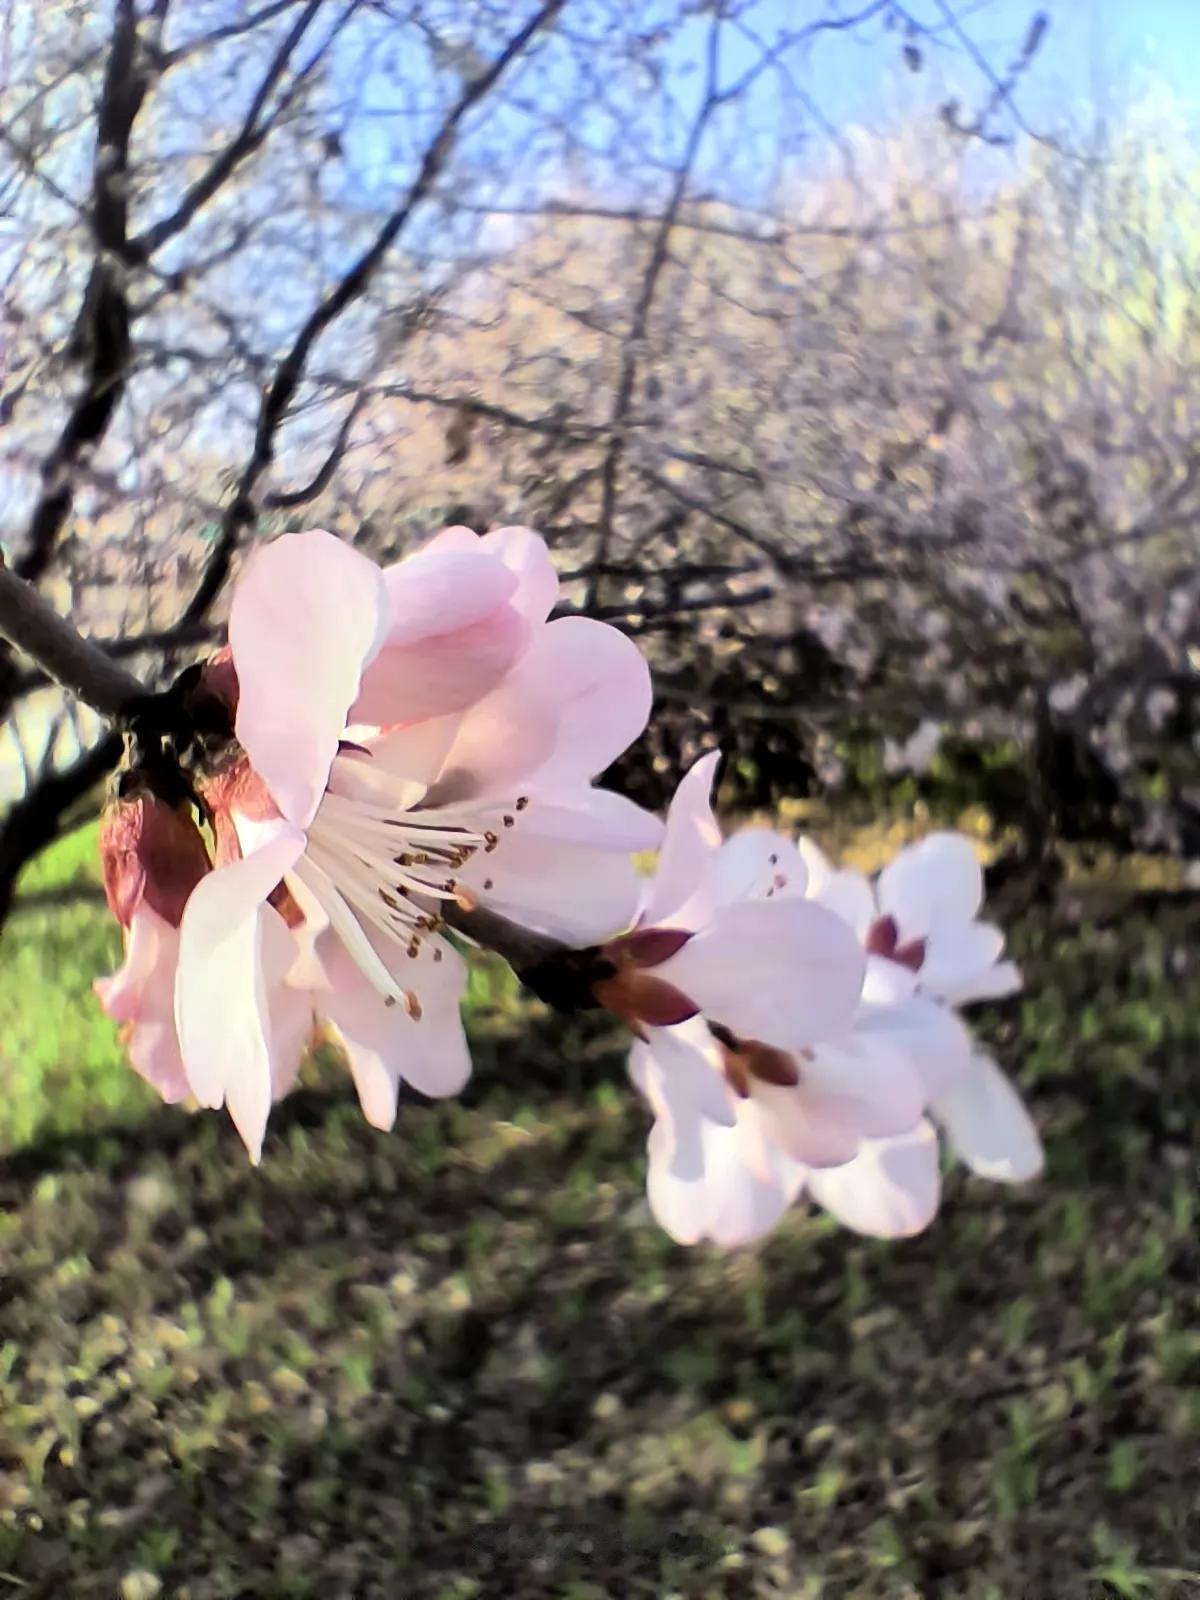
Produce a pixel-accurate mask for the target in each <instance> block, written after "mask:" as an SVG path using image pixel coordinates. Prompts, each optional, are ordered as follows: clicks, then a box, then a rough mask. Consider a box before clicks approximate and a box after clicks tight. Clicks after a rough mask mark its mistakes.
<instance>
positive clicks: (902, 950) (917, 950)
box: [892, 939, 925, 972]
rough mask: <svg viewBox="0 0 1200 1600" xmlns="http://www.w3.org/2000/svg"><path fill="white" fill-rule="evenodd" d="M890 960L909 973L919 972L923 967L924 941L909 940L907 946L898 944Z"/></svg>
mask: <svg viewBox="0 0 1200 1600" xmlns="http://www.w3.org/2000/svg"><path fill="white" fill-rule="evenodd" d="M892 960H893V961H898V962H899V963H900V965H901V966H902V967H907V968H908V970H909V971H910V972H920V970H921V968H922V967H923V966H924V965H925V941H924V939H910V940H909V941H908V943H907V944H898V945H897V946H896V948H895V949H894V950H893V951H892Z"/></svg>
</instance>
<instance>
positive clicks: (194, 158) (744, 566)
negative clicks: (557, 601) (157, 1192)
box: [0, 0, 1200, 908]
mask: <svg viewBox="0 0 1200 1600" xmlns="http://www.w3.org/2000/svg"><path fill="white" fill-rule="evenodd" d="M1006 10H1007V17H1006V21H1007V22H1008V23H1010V24H1011V26H1010V27H1009V29H1008V32H1007V33H1006V35H1005V37H1004V39H1003V42H1002V43H1000V44H995V45H994V46H993V47H992V48H990V49H989V50H988V51H987V52H985V51H983V50H982V49H981V48H980V47H979V46H977V45H976V44H975V42H974V38H973V36H972V35H970V34H968V33H967V32H966V29H965V24H964V23H963V22H962V21H960V19H959V17H958V15H957V13H956V12H955V11H953V10H952V9H951V8H950V7H949V6H948V5H944V4H941V3H939V4H937V5H935V6H934V7H933V8H932V10H931V9H929V8H928V7H925V8H920V9H919V10H913V9H909V8H905V7H903V6H900V5H895V4H891V3H882V0H881V3H875V4H864V5H862V6H861V7H858V8H855V9H848V8H842V7H839V6H831V7H830V8H828V9H827V10H826V9H823V8H821V7H820V6H813V7H807V6H805V7H790V6H780V5H779V4H777V3H774V0H758V3H736V4H734V3H730V4H725V5H722V6H714V5H701V4H693V3H685V0H677V3H669V0H668V3H650V0H646V3H640V0H639V3H637V4H626V3H623V0H622V3H618V0H608V3H605V0H586V3H580V0H573V3H571V4H568V5H565V6H564V5H560V4H544V5H542V6H541V7H535V6H532V5H530V6H521V7H514V6H512V5H510V4H496V3H493V4H488V3H485V0H447V3H444V4H436V5H434V4H410V5H403V4H391V3H390V0H342V3H334V0H306V3H299V0H286V3H284V0H276V3H268V4H264V5H261V6H257V7H246V6H241V5H234V4H231V3H229V0H208V3H203V4H191V5H189V6H188V7H187V9H186V11H184V10H182V9H173V8H172V7H171V6H170V5H169V3H168V0H154V3H149V4H141V5H139V4H136V3H135V0H121V3H116V4H114V5H112V6H105V7H94V6H90V5H80V4H74V3H71V0H60V3H55V4H51V5H46V4H42V3H40V0H39V3H38V4H36V5H35V4H33V3H32V0H30V3H29V4H22V3H21V0H12V3H11V4H10V5H9V6H8V8H7V11H6V13H5V20H4V33H3V69H2V70H3V74H4V84H3V93H2V97H0V128H2V142H0V194H2V196H3V208H4V215H3V219H2V221H3V233H2V234H0V272H2V274H3V283H4V290H3V301H2V304H0V315H2V317H3V325H2V326H3V334H2V338H3V343H2V347H0V348H2V350H3V370H4V398H3V413H4V426H3V429H2V430H0V450H2V451H3V461H4V473H5V480H4V481H5V489H4V494H3V498H2V501H0V534H2V535H3V538H4V542H5V547H6V549H7V551H8V553H9V559H10V560H11V561H12V563H13V564H14V566H15V567H16V569H17V570H18V571H19V572H21V573H23V574H24V575H26V576H30V577H33V578H36V579H37V580H38V581H39V582H40V583H41V584H42V585H43V586H44V587H45V588H46V589H47V591H48V592H49V593H50V594H52V595H53V596H55V597H56V598H57V599H59V600H60V601H61V602H62V603H64V604H66V605H68V606H69V607H70V610H71V612H72V615H74V616H76V617H78V618H79V619H80V620H81V622H82V623H83V624H84V626H85V627H86V628H88V629H89V630H90V631H92V632H93V633H94V634H96V635H98V636H100V637H103V638H105V639H109V640H111V641H112V648H113V649H114V650H115V651H117V652H119V653H120V654H121V655H123V656H126V657H130V658H132V660H133V662H134V664H135V666H136V667H137V668H138V669H139V670H142V671H145V672H148V673H149V674H150V675H151V677H153V678H158V679H161V678H162V677H163V676H164V675H168V674H170V673H172V672H174V671H177V670H178V669H179V667H180V665H181V664H183V663H184V662H185V661H186V660H187V659H188V658H189V657H191V656H192V655H194V654H195V653H196V652H197V651H203V650H204V649H206V648H209V647H210V646H211V643H212V641H213V640H214V639H215V638H216V637H217V636H218V634H219V629H220V622H221V617H222V607H223V604H224V599H225V595H226V592H227V588H228V580H229V578H230V575H231V573H232V572H233V571H234V569H235V568H236V566H237V563H238V561H239V560H240V559H241V556H242V554H243V553H244V551H245V549H246V548H247V546H248V545H249V544H250V543H251V542H252V541H253V540H255V539H258V538H262V537H268V536H270V535H272V534H273V533H275V532H277V531H279V530H280V529H283V528H289V527H299V526H305V525H312V524H322V525H325V526H328V527H331V528H335V529H337V530H338V531H339V532H341V533H343V534H344V535H345V536H347V537H349V538H352V539H354V540H356V541H357V542H360V543H361V544H363V545H364V546H366V547H367V548H369V549H371V550H373V551H376V552H378V553H381V554H383V555H392V554H397V553H399V552H401V551H403V550H404V549H406V548H409V547H411V546H412V545H413V544H415V543H416V542H418V541H419V540H420V539H421V538H422V537H423V536H424V535H425V534H427V533H428V532H429V531H430V530H432V529H433V528H434V527H436V526H437V525H438V524H440V523H442V522H444V521H446V520H463V521H467V522H470V523H472V524H475V525H479V526H483V525H486V524H489V523H495V522H502V521H510V520H514V519H519V520H522V521H527V522H530V523H532V524H534V525H536V526H538V527H540V528H542V529H543V530H545V531H546V532H547V534H548V535H549V536H550V537H551V539H552V540H553V541H554V543H555V545H556V547H557V548H558V550H559V551H560V552H561V557H562V565H563V569H564V571H565V572H566V573H567V574H568V575H569V576H570V578H571V580H572V582H571V587H570V590H569V593H570V595H571V603H572V604H574V605H578V606H580V607H584V608H586V609H589V610H591V611H593V612H597V613H598V614H602V615H605V616H609V617H612V618H614V619H616V620H618V621H619V622H620V623H621V624H622V625H624V626H626V627H628V628H629V629H630V630H631V631H634V632H636V633H638V634H640V635H642V636H643V637H644V638H645V639H646V641H647V645H648V648H649V649H650V651H651V653H652V655H653V656H654V658H655V661H656V665H657V667H658V670H659V688H660V697H661V702H662V704H661V708H660V715H659V717H658V719H657V721H656V725H655V726H656V733H655V743H654V745H653V746H652V747H651V748H649V749H648V750H643V751H641V752H639V753H638V754H636V755H635V756H634V757H632V758H631V759H630V761H629V762H628V763H627V764H626V769H625V770H624V771H623V773H622V774H621V777H622V780H623V781H624V782H625V783H626V785H627V786H628V787H630V788H631V789H633V790H634V791H635V792H637V793H639V794H640V795H642V796H643V797H644V798H647V799H649V800H651V801H655V802H657V801H660V800H661V799H662V797H663V792H664V783H665V781H666V778H665V774H667V773H668V772H669V771H671V770H674V769H675V767H676V766H677V763H678V760H679V758H680V757H681V755H684V754H686V753H687V752H688V751H689V750H690V749H694V748H695V747H696V745H697V744H698V742H700V741H702V740H704V739H706V738H709V737H711V736H712V735H716V736H717V737H719V738H720V739H721V740H722V741H723V742H724V743H726V745H728V746H729V747H730V749H731V751H732V753H733V754H734V755H735V756H736V757H737V758H738V760H737V762H736V764H735V768H734V771H735V773H736V775H737V779H738V781H739V782H740V784H741V785H742V788H743V793H744V797H745V798H747V799H752V800H756V801H763V802H766V801H769V800H771V799H773V798H774V797H775V796H776V795H778V794H779V793H781V792H784V793H793V794H795V793H801V794H805V793H808V794H812V793H819V794H823V795H835V794H839V793H843V792H846V791H854V790H856V789H858V790H861V789H862V788H863V787H864V786H865V787H867V788H868V789H874V788H876V787H878V784H879V782H880V780H881V779H886V778H887V777H888V774H889V772H890V773H896V774H899V773H900V772H902V771H903V770H904V769H906V768H913V767H915V768H917V769H919V773H924V774H925V776H924V778H920V779H919V781H917V783H916V784H915V788H920V787H921V785H922V784H924V786H925V788H927V789H928V787H929V785H930V783H934V785H935V787H936V781H935V780H937V778H938V775H940V777H941V779H942V780H944V781H945V782H949V783H950V784H951V786H952V787H956V792H957V789H960V788H962V787H963V786H964V785H965V786H966V789H967V790H969V789H970V788H971V786H972V785H973V784H978V785H981V786H982V787H983V789H984V790H985V791H986V792H985V793H983V794H982V795H981V798H984V799H986V800H987V801H988V802H989V803H990V804H992V805H993V806H994V807H995V808H997V809H998V811H999V814H1000V815H1001V817H1002V819H1003V820H1008V821H1013V822H1017V823H1020V824H1021V825H1022V837H1023V839H1024V841H1025V842H1024V847H1023V849H1024V853H1025V855H1026V856H1028V857H1030V858H1031V859H1036V860H1042V859H1044V858H1046V857H1047V856H1049V855H1052V853H1053V848H1054V843H1055V840H1056V839H1057V838H1058V837H1059V836H1060V835H1062V834H1063V833H1066V834H1068V835H1071V836H1075V837H1085V838H1090V839H1100V840H1106V841H1110V842H1117V843H1120V844H1124V845H1128V844H1129V843H1131V842H1137V843H1138V844H1141V845H1148V846H1150V847H1153V848H1156V849H1166V850H1170V851H1173V852H1180V851H1193V852H1194V850H1195V849H1196V848H1197V843H1198V833H1197V822H1198V813H1197V804H1198V795H1197V775H1196V753H1197V752H1196V739H1197V728H1198V724H1197V707H1196V693H1197V686H1198V684H1200V674H1198V671H1197V660H1196V655H1195V650H1196V644H1195V641H1196V638H1197V607H1198V605H1200V590H1198V587H1197V585H1198V581H1200V580H1198V579H1197V572H1196V562H1195V559H1194V555H1195V549H1196V518H1197V513H1198V512H1200V474H1198V472H1197V467H1196V438H1197V434H1196V428H1197V403H1196V400H1195V394H1196V388H1197V386H1196V384H1195V382H1194V381H1193V380H1194V376H1195V368H1196V361H1197V353H1198V348H1200V347H1198V341H1197V323H1196V317H1195V312H1194V304H1195V296H1194V292H1193V290H1194V284H1195V277H1196V267H1197V253H1198V251H1200V213H1198V210H1197V201H1196V195H1195V188H1194V183H1193V178H1194V170H1193V169H1194V156H1193V155H1192V154H1191V153H1190V149H1189V142H1188V139H1187V136H1186V127H1185V124H1184V122H1183V121H1182V120H1181V119H1180V118H1178V117H1176V118H1174V120H1173V117H1172V113H1171V110H1170V108H1169V107H1168V106H1164V105H1163V104H1162V102H1161V100H1160V102H1159V103H1158V106H1157V108H1156V109H1155V110H1154V112H1153V113H1146V112H1144V111H1142V110H1140V109H1139V108H1138V107H1137V106H1136V105H1134V104H1132V103H1130V104H1128V105H1126V106H1122V107H1121V108H1120V109H1119V111H1117V112H1114V111H1113V110H1112V108H1111V106H1108V107H1106V108H1105V109H1104V114H1103V115H1102V114H1101V112H1100V111H1099V110H1096V109H1095V108H1093V110H1092V111H1091V113H1090V115H1089V117H1088V118H1087V119H1084V123H1085V125H1083V126H1080V127H1076V128H1074V129H1071V130H1069V131H1068V132H1064V133H1063V134H1062V135H1061V137H1059V136H1055V137H1051V136H1050V135H1049V134H1046V133H1039V132H1038V130H1037V129H1035V128H1034V127H1033V126H1032V124H1030V123H1029V122H1028V121H1027V120H1026V118H1025V116H1024V114H1023V113H1022V111H1021V109H1020V106H1019V101H1018V96H1019V94H1020V92H1021V91H1022V90H1023V88H1024V86H1025V83H1026V81H1027V79H1026V75H1027V74H1028V73H1030V72H1031V71H1032V70H1033V68H1034V65H1035V62H1036V59H1037V57H1038V54H1039V51H1040V50H1041V49H1042V47H1043V44H1044V41H1045V39H1046V38H1047V36H1048V18H1047V17H1046V16H1045V15H1043V14H1041V13H1030V14H1025V13H1024V12H1023V11H1022V12H1021V13H1019V14H1018V13H1016V12H1014V11H1012V10H1011V9H1009V8H1006ZM864 54H865V55H867V56H869V61H870V74H871V76H870V79H869V81H868V78H867V76H866V73H865V69H864V66H863V64H862V63H863V57H864ZM834 85H840V87H839V88H836V89H835V88H834V87H833V86H834ZM880 85H882V93H883V94H884V97H885V103H884V105H883V106H882V107H880V106H879V104H878V96H879V94H880V92H881V89H880ZM856 91H857V94H858V100H857V101H856V99H855V93H856ZM872 93H873V94H874V95H875V96H876V100H875V102H874V110H875V115H874V116H873V118H872V120H871V125H870V127H869V128H868V127H867V126H865V125H863V124H855V123H854V122H853V120H852V117H851V113H852V112H853V111H854V110H855V109H856V107H858V108H861V106H863V105H864V104H869V103H871V102H870V101H869V99H868V98H866V97H867V96H869V95H870V94H872ZM1108 98H1109V99H1110V100H1111V99H1112V96H1111V95H1110V96H1109V97H1108ZM827 106H828V109H826V107H827ZM1076 121H1080V119H1079V118H1076ZM0 711H2V712H3V715H4V718H5V721H4V731H3V735H2V736H0V737H2V741H3V742H2V744H0V750H2V751H3V782H4V784H5V788H6V791H7V797H8V800H9V805H8V809H7V814H6V816H5V819H4V821H3V823H2V824H0V908H3V907H4V906H6V905H7V904H8V902H9V900H10V899H11V892H12V886H13V883H14V881H15V878H16V875H17V873H18V872H19V871H20V869H21V867H22V866H23V865H24V863H25V862H26V861H27V860H29V859H30V857H31V856H32V855H33V854H34V853H36V851H37V850H38V849H39V848H41V847H42V846H43V845H44V844H46V843H47V842H49V841H50V840H51V839H52V838H54V837H55V836H56V835H57V833H58V832H59V830H60V828H61V827H62V825H63V821H64V819H66V818H69V817H72V816H73V815H75V814H76V809H77V807H78V806H79V805H80V804H83V803H89V802H88V797H89V796H90V795H91V793H92V791H93V790H94V787H95V784H96V781H97V779H98V777H99V776H100V775H101V774H102V773H103V772H104V771H105V770H106V768H107V767H108V766H109V765H110V764H111V755H112V751H111V749H110V748H109V747H108V746H107V745H106V743H105V742H104V740H103V738H102V736H101V734H100V731H99V729H98V728H97V727H96V726H94V725H93V724H92V723H91V722H90V721H89V720H88V718H87V716H86V714H84V715H81V714H80V713H79V712H78V710H77V709H76V708H74V707H72V706H69V705H64V704H62V703H61V701H60V700H59V698H58V697H57V696H56V695H55V694H54V692H53V691H48V690H46V689H45V687H44V686H43V685H41V684H39V681H38V679H37V676H36V674H34V673H32V672H31V671H28V670H26V669H25V668H24V667H23V666H22V665H21V663H19V662H16V661H14V660H13V659H12V658H11V656H10V655H6V656H5V657H4V658H3V660H2V662H0ZM931 773H932V774H933V777H932V778H931V777H930V774H931ZM905 792H906V793H911V792H914V782H913V780H911V779H910V780H909V787H908V789H907V790H906V791H905Z"/></svg>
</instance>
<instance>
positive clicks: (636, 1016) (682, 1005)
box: [592, 967, 700, 1034]
mask: <svg viewBox="0 0 1200 1600" xmlns="http://www.w3.org/2000/svg"><path fill="white" fill-rule="evenodd" d="M592 993H593V995H594V996H595V998H596V999H597V1000H598V1001H599V1002H600V1004H601V1005H602V1006H604V1007H605V1008H606V1009H607V1010H609V1011H612V1012H614V1013H615V1014H616V1015H617V1016H618V1017H620V1018H621V1019H622V1021H624V1022H627V1023H628V1024H629V1026H630V1027H631V1028H632V1029H633V1030H634V1032H635V1033H639V1034H640V1033H641V1031H642V1028H644V1027H645V1028H672V1027H674V1026H675V1024H676V1023H677V1022H688V1021H689V1020H690V1019H691V1018H692V1017H694V1016H696V1015H697V1014H698V1012H699V1010H700V1007H699V1006H698V1005H697V1004H696V1003H695V1001H694V1000H689V999H688V997H687V995H685V994H684V993H683V992H682V990H680V989H677V988H676V987H675V985H674V984H673V983H668V982H667V981H666V979H665V978H653V977H650V976H648V975H647V974H646V973H644V972H639V971H638V970H637V969H636V968H633V967H627V968H625V970H624V971H623V972H618V973H617V974H616V975H615V976H614V977H611V978H602V979H601V980H600V981H599V982H598V983H596V984H594V985H593V987H592Z"/></svg>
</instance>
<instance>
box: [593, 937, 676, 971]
mask: <svg viewBox="0 0 1200 1600" xmlns="http://www.w3.org/2000/svg"><path fill="white" fill-rule="evenodd" d="M691 937H692V936H691V934H690V933H688V932H687V931H686V930H685V929H683V928H635V929H634V931H633V932H632V933H626V934H624V935H622V937H621V938H619V939H614V940H613V941H612V943H611V944H610V945H609V946H608V951H607V953H608V955H609V956H610V957H611V958H612V960H614V961H615V962H616V963H617V965H618V966H625V965H626V964H630V965H632V966H635V967H659V966H661V965H662V963H663V962H664V961H669V960H670V959H671V957H672V956H674V955H678V954H679V952H680V951H681V950H682V949H683V947H684V945H685V944H687V942H688V940H689V939H690V938H691Z"/></svg>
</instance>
